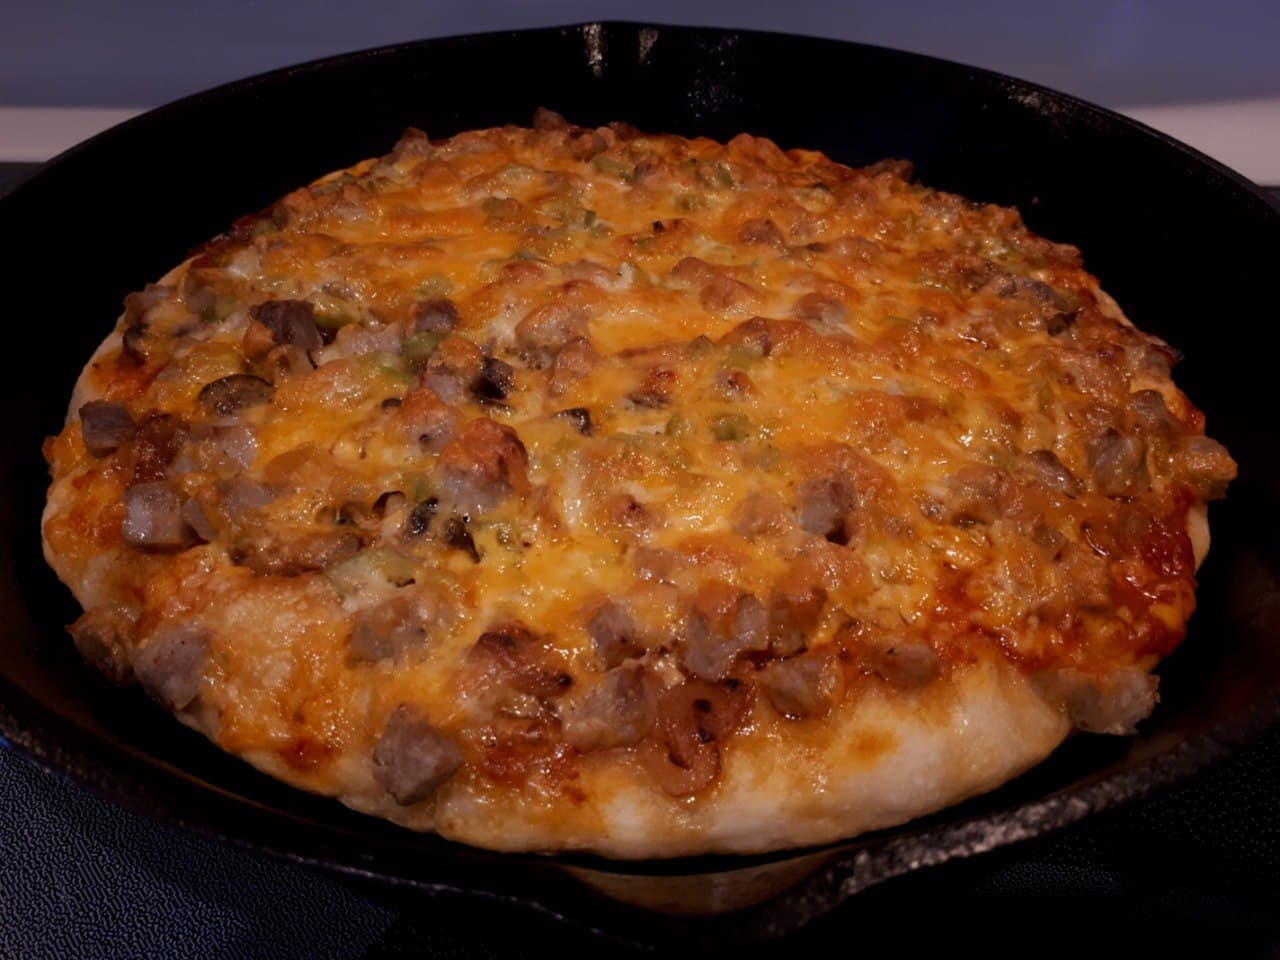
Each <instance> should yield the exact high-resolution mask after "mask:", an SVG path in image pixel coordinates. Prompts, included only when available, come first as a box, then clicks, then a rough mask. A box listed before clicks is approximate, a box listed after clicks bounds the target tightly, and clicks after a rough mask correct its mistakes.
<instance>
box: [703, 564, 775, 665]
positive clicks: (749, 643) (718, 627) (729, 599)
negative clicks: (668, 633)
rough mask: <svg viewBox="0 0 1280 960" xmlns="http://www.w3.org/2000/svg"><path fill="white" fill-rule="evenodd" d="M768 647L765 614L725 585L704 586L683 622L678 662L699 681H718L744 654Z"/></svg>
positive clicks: (754, 602)
mask: <svg viewBox="0 0 1280 960" xmlns="http://www.w3.org/2000/svg"><path fill="white" fill-rule="evenodd" d="M768 646H769V611H768V610H766V609H765V607H764V604H762V603H761V602H760V601H759V600H758V599H757V598H756V597H754V596H752V595H751V594H749V593H739V592H738V591H736V590H734V588H733V587H731V586H730V585H729V584H727V583H722V582H717V581H712V582H710V583H708V584H705V585H704V586H703V587H702V588H701V589H700V590H699V591H698V594H697V596H696V597H695V598H694V604H693V610H692V611H691V612H690V613H689V616H688V617H687V618H686V619H685V623H684V635H683V647H682V650H681V663H682V665H683V666H684V668H685V669H686V670H687V671H688V672H689V673H690V674H692V675H693V676H695V677H698V678H699V679H702V680H720V679H723V678H724V676H725V674H727V673H728V671H729V667H730V666H731V665H732V663H733V661H734V660H735V659H736V658H737V657H739V656H741V655H742V654H744V653H748V652H761V651H764V650H766V649H768Z"/></svg>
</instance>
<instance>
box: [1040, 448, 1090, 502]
mask: <svg viewBox="0 0 1280 960" xmlns="http://www.w3.org/2000/svg"><path fill="white" fill-rule="evenodd" d="M1027 463H1028V467H1029V473H1030V475H1031V478H1032V479H1033V480H1034V482H1036V483H1038V484H1040V485H1041V486H1043V487H1046V488H1048V489H1050V490H1055V491H1057V492H1058V493H1061V494H1063V495H1065V496H1068V497H1078V496H1079V495H1080V483H1079V481H1077V480H1076V478H1075V476H1074V475H1073V474H1072V473H1071V471H1070V470H1068V469H1067V468H1066V467H1065V466H1064V465H1063V463H1062V461H1061V460H1059V459H1058V456H1057V454H1055V453H1054V452H1053V451H1052V450H1033V451H1032V452H1031V453H1029V454H1027Z"/></svg>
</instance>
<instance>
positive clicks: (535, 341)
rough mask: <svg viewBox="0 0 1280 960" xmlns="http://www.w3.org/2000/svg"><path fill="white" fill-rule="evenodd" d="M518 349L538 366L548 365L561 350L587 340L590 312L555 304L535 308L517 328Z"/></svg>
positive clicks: (569, 305)
mask: <svg viewBox="0 0 1280 960" xmlns="http://www.w3.org/2000/svg"><path fill="white" fill-rule="evenodd" d="M515 334H516V345H517V346H518V347H519V348H520V349H521V350H522V351H525V352H526V353H527V354H529V357H530V359H531V360H532V361H533V362H534V363H535V364H536V365H539V366H541V365H545V364H546V362H547V361H549V360H550V359H551V358H552V357H554V356H555V355H556V354H557V353H558V352H559V351H560V350H561V348H563V347H565V346H567V345H568V344H569V343H571V342H572V341H574V340H579V339H585V338H586V336H587V312H586V310H585V309H583V308H582V307H581V306H578V305H576V304H569V303H562V302H560V301H555V300H553V301H551V302H549V303H544V304H542V305H541V306H539V307H535V308H534V309H532V310H530V311H529V312H528V313H527V314H525V316H524V319H522V320H521V321H520V322H519V323H518V324H516V330H515Z"/></svg>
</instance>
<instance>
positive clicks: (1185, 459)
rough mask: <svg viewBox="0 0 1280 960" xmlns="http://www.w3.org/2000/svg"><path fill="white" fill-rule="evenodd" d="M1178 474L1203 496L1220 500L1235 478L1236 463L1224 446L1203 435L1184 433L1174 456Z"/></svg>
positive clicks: (1198, 494)
mask: <svg viewBox="0 0 1280 960" xmlns="http://www.w3.org/2000/svg"><path fill="white" fill-rule="evenodd" d="M1175 469H1176V470H1177V472H1178V476H1179V478H1180V479H1181V480H1182V481H1183V482H1184V483H1186V484H1187V485H1188V486H1189V487H1190V488H1191V489H1192V490H1193V491H1194V492H1195V494H1196V496H1199V497H1203V498H1204V499H1205V500H1221V499H1222V498H1223V497H1224V496H1226V493H1227V484H1229V483H1230V482H1231V481H1232V480H1234V479H1235V478H1236V464H1235V461H1234V460H1232V459H1231V455H1230V454H1229V453H1227V448H1226V447H1224V446H1223V445H1222V444H1220V443H1218V441H1217V440H1214V439H1212V438H1210V437H1206V436H1203V435H1200V436H1191V437H1185V438H1183V440H1182V443H1181V446H1180V447H1179V449H1178V452H1177V454H1176V457H1175Z"/></svg>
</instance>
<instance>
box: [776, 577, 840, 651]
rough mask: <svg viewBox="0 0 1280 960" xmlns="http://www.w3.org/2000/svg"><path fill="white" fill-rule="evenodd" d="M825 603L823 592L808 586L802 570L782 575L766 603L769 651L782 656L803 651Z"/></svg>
mask: <svg viewBox="0 0 1280 960" xmlns="http://www.w3.org/2000/svg"><path fill="white" fill-rule="evenodd" d="M826 603H827V591H826V589H825V588H824V587H822V586H821V585H820V584H815V583H811V582H810V581H809V578H808V577H807V576H806V575H805V571H804V569H803V567H798V568H795V569H793V572H792V575H791V576H784V577H783V578H782V580H781V581H779V584H778V586H777V588H775V590H774V593H773V596H772V597H771V598H770V601H769V652H770V653H771V654H773V655H774V656H784V657H785V656H790V655H791V654H793V653H799V652H800V651H801V650H804V649H805V648H806V647H807V646H808V645H809V638H810V637H812V636H813V635H814V632H815V631H816V630H817V627H818V623H819V621H820V620H821V619H822V611H823V609H824V608H825V607H826Z"/></svg>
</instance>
